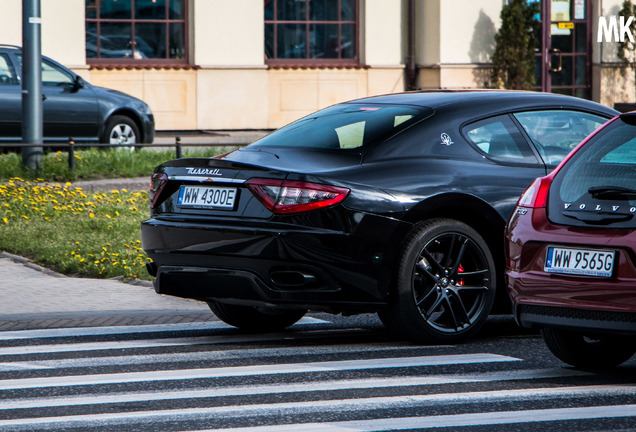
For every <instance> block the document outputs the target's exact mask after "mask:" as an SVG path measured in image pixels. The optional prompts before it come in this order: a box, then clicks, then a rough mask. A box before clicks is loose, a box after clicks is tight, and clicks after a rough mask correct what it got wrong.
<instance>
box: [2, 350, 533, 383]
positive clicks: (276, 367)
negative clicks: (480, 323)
mask: <svg viewBox="0 0 636 432" xmlns="http://www.w3.org/2000/svg"><path fill="white" fill-rule="evenodd" d="M515 361H521V360H520V359H518V358H514V357H507V356H503V355H498V354H460V355H438V356H420V357H399V358H377V359H366V360H342V361H327V362H309V363H291V364H271V365H267V364H266V365H256V366H238V367H220V368H205V369H181V370H171V371H170V372H169V373H166V372H165V371H150V372H124V373H118V374H96V375H76V376H56V377H39V378H25V379H8V380H0V390H13V389H25V388H40V387H71V386H84V385H98V384H100V385H102V384H122V383H133V382H149V381H153V382H157V381H175V380H191V379H206V378H227V377H245V376H256V375H282V374H300V373H316V372H340V371H351V370H368V369H393V368H406V367H425V366H439V365H459V364H472V363H498V362H515Z"/></svg>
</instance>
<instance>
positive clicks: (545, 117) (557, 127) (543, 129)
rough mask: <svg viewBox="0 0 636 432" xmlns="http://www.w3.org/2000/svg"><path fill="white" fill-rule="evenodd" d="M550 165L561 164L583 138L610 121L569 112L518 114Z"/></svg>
mask: <svg viewBox="0 0 636 432" xmlns="http://www.w3.org/2000/svg"><path fill="white" fill-rule="evenodd" d="M514 116H515V118H516V119H517V120H518V121H519V123H521V125H522V126H523V128H524V129H525V131H526V132H527V133H528V136H529V137H530V139H531V140H532V142H533V143H534V145H535V147H536V149H537V151H538V152H539V154H540V155H541V157H542V158H543V161H544V162H545V164H546V165H557V164H558V163H559V162H561V160H563V158H564V157H565V156H566V155H567V154H568V153H569V152H570V151H571V150H572V149H573V148H574V147H576V145H577V144H578V143H580V142H581V141H583V139H584V138H585V137H586V136H588V135H589V134H591V133H592V132H594V130H596V129H597V128H598V127H599V126H601V125H602V124H603V123H605V122H606V121H607V119H606V118H604V117H601V116H597V115H594V114H589V113H584V112H580V111H569V110H550V111H530V112H522V113H516V114H514Z"/></svg>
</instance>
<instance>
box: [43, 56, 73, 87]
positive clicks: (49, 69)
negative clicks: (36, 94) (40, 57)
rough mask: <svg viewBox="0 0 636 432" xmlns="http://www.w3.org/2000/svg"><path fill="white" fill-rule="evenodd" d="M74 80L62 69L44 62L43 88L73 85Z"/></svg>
mask: <svg viewBox="0 0 636 432" xmlns="http://www.w3.org/2000/svg"><path fill="white" fill-rule="evenodd" d="M72 84H73V78H72V77H71V76H70V75H69V74H68V73H66V72H65V71H63V70H62V69H60V68H58V67H57V66H54V65H52V64H49V63H47V62H45V61H42V86H44V87H58V86H65V85H72Z"/></svg>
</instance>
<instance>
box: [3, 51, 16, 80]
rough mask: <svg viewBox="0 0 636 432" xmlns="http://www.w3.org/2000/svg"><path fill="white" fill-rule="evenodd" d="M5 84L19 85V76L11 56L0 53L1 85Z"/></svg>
mask: <svg viewBox="0 0 636 432" xmlns="http://www.w3.org/2000/svg"><path fill="white" fill-rule="evenodd" d="M5 85H18V77H17V75H16V74H15V70H14V69H13V65H12V64H11V60H10V59H9V56H7V55H6V54H0V86H5Z"/></svg>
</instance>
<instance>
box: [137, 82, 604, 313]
mask: <svg viewBox="0 0 636 432" xmlns="http://www.w3.org/2000/svg"><path fill="white" fill-rule="evenodd" d="M384 106H406V107H412V108H413V109H415V110H417V111H418V112H421V115H419V117H418V115H414V116H412V117H409V116H405V117H404V118H407V117H408V118H409V120H407V121H410V123H404V127H401V128H396V132H395V133H394V134H391V135H386V136H385V135H383V136H382V139H378V140H376V141H373V142H369V143H368V144H367V143H365V144H363V145H360V146H357V147H355V146H352V147H351V148H349V147H347V148H340V149H328V148H316V147H311V148H308V147H305V146H303V142H302V139H300V140H299V142H298V145H297V146H294V145H290V144H289V143H284V144H282V143H281V145H277V144H276V141H275V138H276V135H274V134H272V136H270V138H267V141H265V142H256V143H254V144H252V145H250V146H248V147H246V148H244V149H240V150H238V151H235V152H233V153H230V154H228V155H225V156H222V157H221V158H220V159H215V158H212V159H186V160H176V161H171V162H167V163H165V164H163V165H161V166H159V167H157V168H156V170H155V178H157V179H159V178H162V179H163V180H162V183H161V182H157V183H156V185H158V184H159V183H161V185H160V187H159V189H160V190H155V191H154V194H155V195H156V196H155V198H153V199H154V200H156V201H154V202H153V204H152V206H151V218H150V219H149V220H147V221H145V222H143V223H142V227H141V230H142V243H143V248H144V250H145V251H146V252H147V254H148V256H149V257H151V258H152V260H153V263H152V264H151V265H150V266H149V270H150V272H151V273H153V274H156V276H157V278H156V281H155V288H156V290H157V292H159V293H164V294H170V295H176V296H180V297H187V298H195V299H198V300H204V301H221V302H223V303H227V304H236V305H247V306H275V307H278V308H304V309H315V310H326V311H331V312H344V313H355V312H360V311H379V310H382V309H384V308H386V307H387V303H388V302H389V300H390V298H391V296H392V295H393V294H392V289H393V287H394V285H395V281H396V266H397V264H398V262H399V261H400V259H401V255H402V251H403V249H404V242H405V239H406V238H407V236H408V235H409V233H410V232H412V230H413V229H414V227H416V226H418V224H419V223H420V222H422V221H424V220H430V219H435V218H438V219H439V218H450V219H454V220H459V221H461V222H462V223H465V224H466V225H469V226H471V227H472V228H474V229H475V230H476V231H478V232H479V233H480V234H481V235H482V236H483V237H484V238H485V240H486V242H487V243H488V246H489V248H490V249H491V250H492V251H493V255H494V256H495V258H496V261H497V272H498V273H502V272H503V262H502V261H503V259H502V257H503V250H502V249H503V246H502V244H501V243H502V235H503V229H504V226H505V221H506V220H507V219H508V217H509V216H510V213H511V212H512V210H513V208H514V206H515V203H516V202H517V200H518V198H519V196H520V195H521V193H522V192H523V191H524V190H525V189H526V188H527V187H528V185H529V184H530V183H531V182H532V181H533V180H534V179H535V178H536V177H538V176H543V175H545V174H546V172H547V170H548V169H550V166H546V164H544V163H543V161H542V159H541V157H540V155H539V153H538V152H537V150H536V149H534V148H533V144H532V141H531V140H530V138H529V137H528V136H527V135H526V133H525V131H524V130H523V127H521V125H519V124H518V123H515V121H516V120H515V119H513V118H512V117H511V115H510V114H509V113H513V112H522V111H532V110H537V111H541V110H546V109H552V110H554V109H567V110H573V111H576V112H584V113H592V114H594V115H598V116H599V124H600V123H603V122H604V121H605V119H609V118H611V117H613V116H614V115H616V111H614V110H612V109H610V108H606V107H603V106H601V105H598V104H595V103H592V102H588V101H585V100H580V99H574V98H569V97H563V96H558V95H550V94H541V93H530V92H461V93H457V92H456V93H406V94H398V95H387V96H378V97H371V98H367V99H362V100H357V101H351V102H348V103H345V104H341V105H338V106H337V107H340V108H336V109H340V110H341V111H342V112H346V111H347V110H351V109H353V108H351V107H358V108H356V109H359V110H361V111H362V110H367V111H373V110H376V109H381V108H382V107H384ZM497 115H501V116H503V117H505V119H506V120H505V121H506V122H507V123H506V124H508V123H509V124H512V125H516V126H514V127H515V128H516V129H514V131H512V133H513V135H514V139H517V140H523V142H522V145H524V146H527V148H524V149H522V153H523V157H520V158H519V159H518V160H510V161H505V162H502V161H501V160H498V159H497V158H491V157H490V156H489V155H488V154H487V153H484V151H483V150H482V149H481V148H478V147H477V146H476V145H475V144H474V143H472V142H471V141H470V140H469V139H468V138H467V137H466V131H465V126H466V125H470V124H473V123H474V122H476V121H479V120H481V119H485V118H491V117H493V116H497ZM509 117H510V118H509ZM336 118H337V117H336ZM396 118H397V117H396ZM306 119H309V120H311V119H312V117H311V116H309V117H307V118H306ZM303 120H304V119H301V122H302V121H303ZM399 121H403V118H401V117H400V120H399ZM397 123H398V121H397V120H396V124H397ZM293 125H294V124H292V127H294V126H293ZM295 139H296V138H295ZM262 178H265V179H269V180H272V181H274V180H275V181H276V182H277V181H283V180H284V181H289V182H296V183H298V184H305V183H308V184H318V185H329V186H330V187H338V188H343V189H345V190H348V191H349V192H348V195H347V196H346V198H344V200H342V201H341V202H339V203H338V204H336V205H333V206H329V207H326V208H321V209H318V210H312V211H305V212H300V213H293V214H276V213H274V212H272V211H270V210H268V209H267V208H266V207H265V206H264V205H263V203H262V202H261V201H260V200H259V199H257V197H256V196H255V195H254V194H253V193H252V191H251V190H250V188H249V185H248V183H249V181H251V180H252V179H262ZM296 183H294V184H296ZM201 185H204V186H209V185H217V186H220V185H222V186H224V187H225V186H228V187H232V188H236V191H237V192H236V196H237V202H236V203H235V204H234V206H233V207H232V208H231V209H205V208H188V207H184V206H183V205H179V203H178V199H179V193H180V192H179V191H180V188H182V187H189V186H201ZM501 282H503V278H501Z"/></svg>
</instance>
